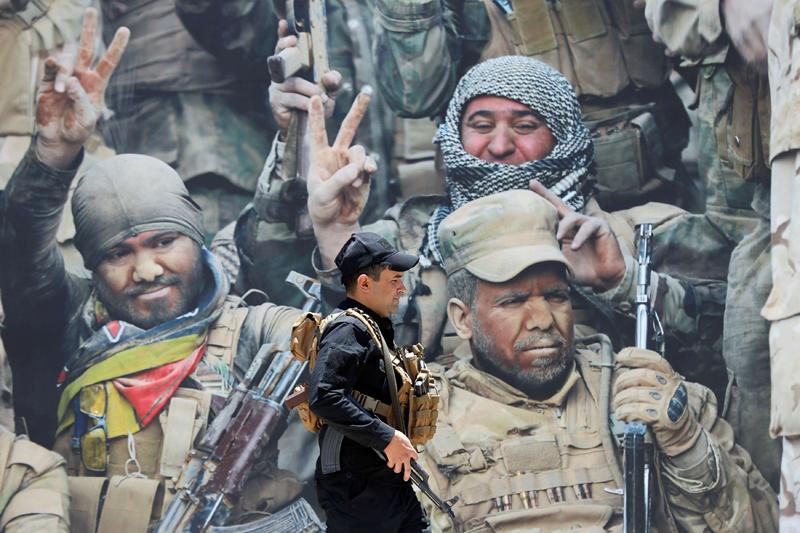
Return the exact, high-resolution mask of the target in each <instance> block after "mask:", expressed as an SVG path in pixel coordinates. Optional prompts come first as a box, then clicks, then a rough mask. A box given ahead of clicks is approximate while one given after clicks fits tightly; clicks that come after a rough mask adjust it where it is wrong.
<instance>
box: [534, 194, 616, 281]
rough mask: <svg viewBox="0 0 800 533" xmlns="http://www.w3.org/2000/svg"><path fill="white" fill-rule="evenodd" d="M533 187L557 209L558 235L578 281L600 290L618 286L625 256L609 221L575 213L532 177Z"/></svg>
mask: <svg viewBox="0 0 800 533" xmlns="http://www.w3.org/2000/svg"><path fill="white" fill-rule="evenodd" d="M530 188H531V190H532V191H533V192H535V193H536V194H538V195H539V196H541V197H543V198H544V199H545V200H547V201H548V202H550V203H551V204H552V205H553V207H555V208H556V212H557V213H558V219H559V223H558V232H557V234H556V238H557V239H558V240H559V242H560V243H561V251H562V252H563V253H564V257H566V259H567V261H568V262H569V265H570V267H571V268H572V273H573V275H574V278H573V279H574V280H575V282H577V283H578V284H580V285H589V286H591V287H592V288H593V289H594V290H596V291H598V292H603V291H607V290H610V289H613V288H615V287H617V286H618V285H619V284H620V282H621V281H622V279H623V278H624V276H625V258H624V257H623V255H622V250H620V247H619V243H618V242H617V237H616V236H615V235H614V232H613V231H612V230H611V227H610V226H609V224H608V222H606V221H605V220H603V219H601V218H598V217H590V216H588V215H584V214H582V213H577V212H575V210H574V209H572V208H571V207H570V206H569V205H567V204H566V203H565V202H564V201H563V200H561V198H559V197H558V196H556V195H555V194H553V192H551V191H550V190H548V189H547V187H545V186H544V185H542V184H541V183H540V182H538V181H535V180H532V181H531V183H530Z"/></svg>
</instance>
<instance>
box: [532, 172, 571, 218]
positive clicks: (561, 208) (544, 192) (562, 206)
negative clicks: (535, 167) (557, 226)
mask: <svg viewBox="0 0 800 533" xmlns="http://www.w3.org/2000/svg"><path fill="white" fill-rule="evenodd" d="M528 186H529V187H530V188H531V190H532V191H533V192H535V193H536V194H538V195H539V196H541V197H542V198H544V199H545V200H547V201H548V202H550V203H551V204H552V205H553V207H555V208H556V212H557V213H558V218H564V217H565V216H567V215H568V214H570V213H573V212H574V210H573V209H572V208H571V207H570V206H569V205H567V203H566V202H564V201H563V200H562V199H561V198H559V197H558V196H557V195H556V194H555V193H554V192H553V191H551V190H550V189H548V188H547V187H545V186H544V185H543V184H542V183H541V182H539V181H537V180H531V181H530V183H529V184H528Z"/></svg>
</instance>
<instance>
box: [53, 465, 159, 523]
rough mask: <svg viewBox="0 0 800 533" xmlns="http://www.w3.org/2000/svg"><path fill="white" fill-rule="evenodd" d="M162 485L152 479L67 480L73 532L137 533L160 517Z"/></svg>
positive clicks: (71, 477)
mask: <svg viewBox="0 0 800 533" xmlns="http://www.w3.org/2000/svg"><path fill="white" fill-rule="evenodd" d="M163 487H164V486H163V484H162V483H160V482H158V481H154V480H151V479H142V478H137V477H124V476H114V477H112V478H111V479H107V478H103V477H73V476H70V477H69V491H70V495H71V497H72V503H71V505H70V523H71V528H72V530H73V531H85V532H88V533H94V532H95V531H96V532H97V533H112V532H113V533H138V532H140V531H148V530H149V526H150V524H152V523H154V522H155V521H156V520H158V518H159V517H160V516H161V508H162V505H163V500H164V488H163Z"/></svg>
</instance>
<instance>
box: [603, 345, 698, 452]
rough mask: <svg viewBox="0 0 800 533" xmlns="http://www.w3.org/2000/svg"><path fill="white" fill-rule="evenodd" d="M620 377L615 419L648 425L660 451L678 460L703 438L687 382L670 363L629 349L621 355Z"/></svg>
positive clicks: (640, 350)
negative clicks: (677, 457)
mask: <svg viewBox="0 0 800 533" xmlns="http://www.w3.org/2000/svg"><path fill="white" fill-rule="evenodd" d="M617 366H618V368H619V373H618V374H617V380H616V382H615V383H614V415H615V416H616V417H617V419H619V420H622V421H624V422H633V421H639V422H643V423H645V424H647V425H648V426H649V427H650V428H651V429H652V430H653V433H654V434H655V438H656V441H657V442H658V446H659V448H661V450H662V451H663V452H664V453H665V454H667V455H668V456H671V457H674V456H676V455H678V454H680V453H682V452H685V451H686V450H688V449H689V448H691V447H692V445H694V443H695V442H696V441H697V439H698V437H700V434H701V431H700V425H699V424H698V422H697V420H695V418H694V415H693V414H692V412H691V410H690V409H689V398H688V393H687V390H686V385H685V384H684V383H683V378H682V377H681V376H680V374H678V373H677V372H675V371H674V370H673V369H672V367H671V366H670V364H669V363H668V362H667V360H666V359H664V358H663V357H661V356H660V355H658V354H657V353H655V352H652V351H650V350H644V349H641V348H625V349H624V350H622V351H621V352H620V353H619V354H618V355H617Z"/></svg>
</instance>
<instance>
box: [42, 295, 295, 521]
mask: <svg viewBox="0 0 800 533" xmlns="http://www.w3.org/2000/svg"><path fill="white" fill-rule="evenodd" d="M239 304H240V300H239V299H238V298H233V297H228V298H227V300H226V302H225V305H224V307H223V310H222V313H221V314H220V317H219V318H218V319H217V321H216V322H215V323H214V325H213V326H211V328H210V330H209V332H208V345H207V347H206V354H205V358H204V363H205V362H208V363H209V364H203V363H201V365H200V367H198V370H197V371H195V374H193V376H192V377H193V378H194V379H196V380H197V381H200V382H201V383H202V384H203V387H204V389H203V390H195V389H188V388H179V389H178V390H177V392H176V393H175V395H174V396H173V397H172V399H170V401H169V404H168V405H167V407H166V408H165V409H164V410H163V411H162V412H161V413H160V414H159V416H158V418H157V419H156V420H154V421H153V422H151V423H150V424H149V425H148V426H147V427H146V428H144V429H143V430H141V431H139V432H138V433H136V434H133V435H130V436H129V437H127V438H125V437H119V438H115V439H111V440H110V441H109V443H108V465H107V470H106V475H105V476H104V477H89V476H90V474H89V473H88V472H87V471H86V469H85V468H84V467H83V465H82V463H81V457H80V453H79V452H75V451H73V449H72V448H71V446H70V441H71V438H72V432H71V428H70V429H69V430H67V431H65V432H63V433H62V434H61V435H59V436H58V437H56V442H55V445H54V447H53V449H54V450H55V451H57V452H59V453H60V454H61V455H63V456H64V457H65V458H66V460H67V471H68V473H69V475H70V492H71V493H72V500H73V501H72V505H71V509H70V516H71V520H72V527H73V530H74V531H86V532H93V531H95V528H94V524H95V523H97V524H98V526H97V529H96V531H97V532H98V533H105V532H109V533H127V532H131V533H140V532H143V531H146V530H147V527H148V524H151V523H152V522H153V521H154V520H156V519H158V517H160V516H161V511H162V509H163V508H164V507H165V506H166V504H167V503H169V497H170V492H169V491H168V490H165V488H166V489H170V488H172V485H173V483H174V482H175V481H177V478H178V476H179V474H180V471H181V467H182V466H183V463H184V461H185V459H186V456H187V454H188V453H189V451H190V450H191V448H192V446H193V445H194V441H195V438H196V437H197V435H198V434H200V433H201V432H202V431H204V430H205V427H206V423H207V421H208V415H209V411H210V408H211V403H212V401H214V402H216V401H219V400H215V399H214V397H215V396H217V397H218V398H219V399H220V400H224V395H225V393H226V392H227V391H226V390H225V387H226V385H225V384H224V380H223V378H222V376H220V375H219V374H218V373H215V372H212V371H210V370H209V371H207V372H204V371H203V369H211V368H213V367H215V366H216V364H214V363H218V362H222V363H224V365H225V366H226V367H227V368H230V369H233V362H234V359H235V356H236V349H237V347H238V344H239V337H240V334H241V329H242V325H243V324H244V321H245V318H246V317H247V313H248V308H247V307H239ZM261 483H262V485H259V486H257V487H256V491H257V490H261V489H264V488H265V487H264V486H263V480H261ZM295 485H296V482H290V483H289V485H287V490H284V491H282V492H284V494H280V495H277V497H276V496H275V495H270V498H273V499H275V500H276V502H285V503H288V502H289V501H291V500H292V499H293V498H294V497H295V496H296V494H297V492H298V491H299V487H297V486H295ZM251 496H252V497H253V498H252V499H253V500H257V499H258V498H257V497H256V496H257V495H254V494H251ZM245 498H247V495H245ZM284 498H286V499H285V500H284ZM101 501H103V502H104V503H103V505H102V510H100V502H101ZM98 514H99V516H98Z"/></svg>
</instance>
